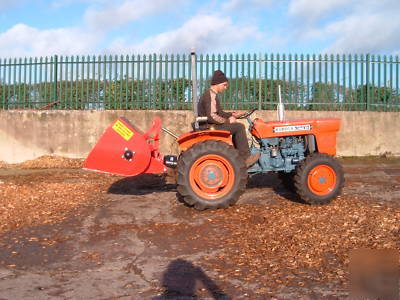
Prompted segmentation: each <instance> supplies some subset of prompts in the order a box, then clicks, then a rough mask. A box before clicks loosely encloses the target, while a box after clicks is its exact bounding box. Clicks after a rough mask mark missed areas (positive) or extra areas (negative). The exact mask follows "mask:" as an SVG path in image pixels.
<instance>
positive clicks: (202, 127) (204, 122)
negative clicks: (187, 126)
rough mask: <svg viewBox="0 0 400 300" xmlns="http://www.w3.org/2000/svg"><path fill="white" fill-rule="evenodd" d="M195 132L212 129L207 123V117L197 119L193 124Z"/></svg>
mask: <svg viewBox="0 0 400 300" xmlns="http://www.w3.org/2000/svg"><path fill="white" fill-rule="evenodd" d="M196 122H198V123H199V128H197V129H196V127H195V124H196ZM191 125H192V129H193V131H201V130H207V129H210V124H208V123H207V117H196V120H195V121H194V122H192V123H191Z"/></svg>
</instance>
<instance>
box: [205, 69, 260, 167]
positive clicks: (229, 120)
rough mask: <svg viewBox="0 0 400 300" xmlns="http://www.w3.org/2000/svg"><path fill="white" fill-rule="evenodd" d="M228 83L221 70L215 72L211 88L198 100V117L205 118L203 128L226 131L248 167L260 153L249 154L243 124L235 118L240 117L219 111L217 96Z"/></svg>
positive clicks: (238, 114) (234, 113)
mask: <svg viewBox="0 0 400 300" xmlns="http://www.w3.org/2000/svg"><path fill="white" fill-rule="evenodd" d="M228 85H229V82H228V78H226V76H225V74H224V73H223V72H222V71H221V70H216V71H215V72H214V74H213V76H212V78H211V86H210V88H209V89H208V90H206V91H205V92H204V93H203V95H202V96H201V98H200V101H199V104H198V114H199V117H207V122H206V124H204V125H203V126H204V127H210V126H212V127H214V128H215V129H219V130H227V131H229V132H230V133H231V135H232V140H233V144H234V146H235V148H236V149H237V150H238V151H239V154H240V157H242V158H243V159H244V160H245V163H246V166H247V167H250V166H252V165H253V164H255V163H256V162H257V160H258V159H259V158H260V152H257V153H255V154H250V149H249V144H248V143H247V137H246V129H245V127H244V125H243V124H241V123H238V122H237V120H236V118H238V117H239V116H240V113H237V112H233V113H230V112H225V111H223V110H222V109H221V105H220V103H219V99H218V94H219V93H222V92H224V91H225V90H226V89H227V88H228Z"/></svg>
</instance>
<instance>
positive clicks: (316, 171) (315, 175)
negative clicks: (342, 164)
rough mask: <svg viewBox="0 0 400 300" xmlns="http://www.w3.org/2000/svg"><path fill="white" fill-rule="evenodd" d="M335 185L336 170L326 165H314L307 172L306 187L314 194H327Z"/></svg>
mask: <svg viewBox="0 0 400 300" xmlns="http://www.w3.org/2000/svg"><path fill="white" fill-rule="evenodd" d="M335 186H336V172H335V170H333V169H332V168H331V167H330V166H328V165H319V166H316V167H314V168H313V169H312V170H311V171H310V173H309V174H308V187H309V188H310V190H311V191H312V192H313V193H314V194H316V195H319V196H325V195H328V194H329V193H331V192H332V191H333V189H334V188H335Z"/></svg>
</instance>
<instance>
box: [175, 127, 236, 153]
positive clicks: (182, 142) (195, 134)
mask: <svg viewBox="0 0 400 300" xmlns="http://www.w3.org/2000/svg"><path fill="white" fill-rule="evenodd" d="M209 140H216V141H222V142H225V143H227V144H229V145H232V146H233V143H232V136H231V133H230V132H229V131H226V130H201V131H192V132H188V133H184V134H182V135H180V136H179V138H178V140H177V142H178V144H179V148H180V149H181V150H182V151H185V150H186V149H188V148H190V147H192V146H193V145H194V144H197V143H199V142H202V141H209Z"/></svg>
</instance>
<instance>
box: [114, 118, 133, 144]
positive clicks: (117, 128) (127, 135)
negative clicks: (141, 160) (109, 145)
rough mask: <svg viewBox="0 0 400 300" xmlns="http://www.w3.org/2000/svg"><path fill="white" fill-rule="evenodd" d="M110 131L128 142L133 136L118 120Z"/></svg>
mask: <svg viewBox="0 0 400 300" xmlns="http://www.w3.org/2000/svg"><path fill="white" fill-rule="evenodd" d="M112 129H114V130H115V132H116V133H118V134H119V135H120V136H122V137H123V138H124V139H125V140H127V141H129V140H130V138H131V137H132V136H133V132H132V130H130V129H129V128H128V127H126V126H125V124H124V123H122V122H121V121H120V120H117V122H115V123H114V125H113V126H112Z"/></svg>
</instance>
